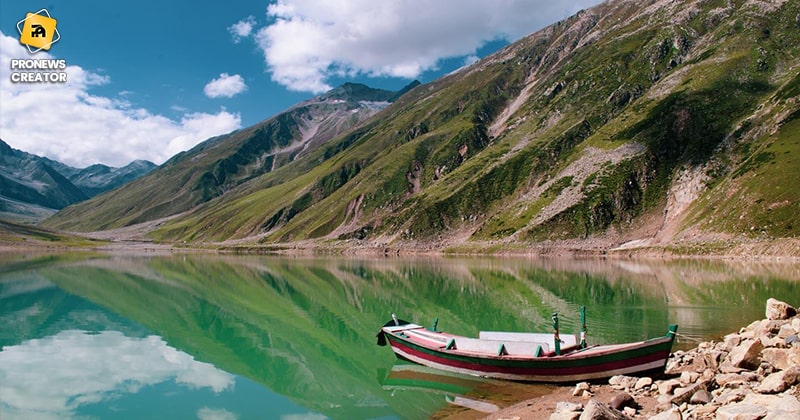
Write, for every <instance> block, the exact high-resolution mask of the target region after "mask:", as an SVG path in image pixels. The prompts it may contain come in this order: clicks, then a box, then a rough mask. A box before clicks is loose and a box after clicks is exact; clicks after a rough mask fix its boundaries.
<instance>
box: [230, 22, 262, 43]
mask: <svg viewBox="0 0 800 420" xmlns="http://www.w3.org/2000/svg"><path fill="white" fill-rule="evenodd" d="M255 25H256V18H255V17H253V16H248V17H246V18H244V19H242V20H240V21H238V22H236V23H234V24H233V25H231V26H229V27H228V32H230V33H231V36H232V37H233V42H235V43H237V44H238V43H239V41H241V40H242V38H247V37H248V36H250V34H251V33H252V32H253V27H255Z"/></svg>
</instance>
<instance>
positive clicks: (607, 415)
mask: <svg viewBox="0 0 800 420" xmlns="http://www.w3.org/2000/svg"><path fill="white" fill-rule="evenodd" d="M579 419H580V420H629V419H630V417H628V416H626V415H625V414H624V413H622V412H619V411H617V410H614V409H612V408H611V407H609V406H607V405H605V404H603V403H601V402H599V401H597V400H595V399H592V400H589V403H588V404H586V408H585V409H584V410H583V413H581V416H580V417H579Z"/></svg>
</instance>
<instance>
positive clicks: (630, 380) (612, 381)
mask: <svg viewBox="0 0 800 420" xmlns="http://www.w3.org/2000/svg"><path fill="white" fill-rule="evenodd" d="M636 381H638V379H637V378H634V377H632V376H625V375H616V376H612V377H611V378H609V380H608V384H609V385H611V386H613V387H614V388H618V389H631V388H633V386H634V385H636Z"/></svg>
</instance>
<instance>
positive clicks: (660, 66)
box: [49, 1, 800, 250]
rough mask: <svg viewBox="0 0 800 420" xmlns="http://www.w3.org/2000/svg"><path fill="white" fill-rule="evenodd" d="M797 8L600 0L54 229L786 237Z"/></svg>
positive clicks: (798, 61)
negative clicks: (140, 225) (213, 175)
mask: <svg viewBox="0 0 800 420" xmlns="http://www.w3.org/2000/svg"><path fill="white" fill-rule="evenodd" d="M799 16H800V5H798V3H797V2H789V1H771V2H765V1H732V2H731V1H678V2H666V1H646V2H628V1H609V2H606V3H603V4H601V5H598V6H596V7H594V8H592V9H588V10H585V11H581V12H580V13H578V14H576V15H575V16H573V17H571V18H569V19H566V20H564V21H561V22H557V23H555V24H553V25H551V26H549V27H547V28H545V29H543V30H541V31H539V32H536V33H534V34H532V35H530V36H528V37H526V38H524V39H522V40H520V41H518V42H516V43H514V44H512V45H510V46H508V47H506V48H505V49H503V50H501V51H499V52H498V53H496V54H494V55H492V56H490V57H487V58H486V59H484V60H482V61H480V62H478V63H476V64H475V65H473V66H470V67H468V68H465V69H462V70H461V71H459V72H456V73H454V74H451V75H448V76H447V77H444V78H442V79H440V80H438V81H436V82H433V83H430V84H428V85H423V86H419V87H417V88H415V89H413V90H411V91H410V92H408V93H407V94H405V95H403V96H402V97H401V98H399V99H398V100H397V101H396V102H394V103H393V105H392V106H390V107H388V108H386V109H385V110H383V111H381V112H379V113H377V114H375V116H374V117H372V118H370V119H369V120H368V121H366V122H364V123H363V124H361V125H358V126H357V127H356V128H355V129H353V130H350V131H347V132H343V133H342V134H341V135H339V136H337V137H335V138H332V139H331V140H329V141H327V142H326V143H325V144H324V145H323V146H320V147H319V148H317V149H314V150H311V151H309V152H308V153H307V154H306V155H304V156H300V157H298V158H296V159H294V160H293V161H292V162H291V163H288V164H286V165H283V166H281V167H277V168H275V169H274V170H273V171H271V172H269V173H265V174H258V176H254V177H252V178H250V179H248V182H246V183H241V184H238V185H236V186H235V188H231V189H229V190H227V191H225V193H224V194H223V193H216V194H209V195H207V196H206V197H207V198H212V197H213V199H209V200H207V201H206V200H197V201H193V202H192V201H184V202H185V203H186V204H187V205H184V206H182V207H180V208H177V207H176V208H173V209H170V211H160V212H153V211H152V209H153V207H152V206H151V207H149V208H148V209H147V210H141V209H142V208H143V207H142V206H141V204H140V203H141V202H140V201H137V200H133V197H129V198H128V199H126V200H119V199H120V198H122V195H120V194H123V193H124V191H125V190H126V189H122V190H120V191H121V193H120V194H118V195H117V196H115V197H113V198H114V200H110V198H111V197H110V196H107V197H109V201H108V202H96V203H95V204H96V205H98V208H97V209H92V208H89V207H87V206H83V207H81V208H80V211H73V212H70V211H69V210H67V211H64V212H62V213H60V214H59V215H57V216H56V218H54V219H53V220H52V221H51V222H49V225H50V226H55V227H76V226H78V227H83V228H92V229H96V228H103V227H108V226H112V223H106V224H102V223H98V222H97V221H90V220H91V219H93V217H86V214H87V213H86V212H87V211H88V214H90V215H91V214H96V213H94V212H102V211H105V212H106V214H108V210H107V209H109V208H111V207H115V208H117V209H118V210H117V211H118V213H117V214H118V215H119V219H118V220H119V221H116V222H114V223H122V224H130V223H134V222H136V221H144V220H149V219H152V218H154V217H156V216H165V215H168V214H175V213H178V212H179V211H185V210H190V209H191V211H188V212H186V213H184V214H182V215H181V216H180V217H176V218H174V219H172V220H170V221H169V222H166V223H164V224H163V225H161V226H160V228H159V229H158V230H156V231H155V232H153V233H152V235H153V237H154V238H155V239H158V240H164V241H187V242H224V243H231V240H237V241H240V242H245V243H251V244H255V243H266V244H275V243H285V242H297V241H304V240H312V241H313V243H315V244H320V243H322V242H328V241H333V242H337V241H349V242H348V244H349V245H348V246H350V245H362V246H375V247H383V246H396V247H415V248H426V249H427V248H431V247H432V248H446V247H454V246H455V247H458V248H459V249H462V250H464V249H467V250H468V249H472V248H474V247H477V248H480V249H484V250H489V249H493V247H502V248H509V247H511V248H515V247H522V248H527V247H529V246H530V245H531V244H533V243H542V242H547V243H554V241H555V243H578V242H580V244H579V245H576V246H579V247H594V246H598V247H601V248H612V247H615V246H619V245H621V244H626V245H625V246H628V247H632V246H649V245H660V246H663V245H669V244H672V243H674V242H675V241H681V240H699V239H698V238H702V239H703V240H705V239H706V238H731V237H735V238H743V239H758V238H763V237H768V238H772V239H774V238H794V237H795V236H796V235H797V233H798V228H800V222H793V219H794V220H796V216H794V215H795V214H797V210H798V207H800V191H798V190H797V189H796V188H791V186H792V180H791V177H790V176H786V175H787V174H790V173H792V171H793V170H796V163H795V159H794V158H793V156H795V155H796V153H793V152H796V150H794V149H796V148H797V147H798V139H797V134H796V133H797V131H798V130H797V124H798V123H797V122H796V121H797V117H798V115H800V104H798V100H797V98H798V93H799V92H798V83H800V82H799V81H798V73H799V72H800V51H799V49H800V47H798V46H800V17H799ZM212 143H213V142H212ZM215 144H216V143H215ZM209 147H210V146H209ZM210 152H211V150H210V149H209V155H210ZM176 159H178V158H176ZM165 166H167V165H165ZM193 167H195V166H193ZM195 168H197V167H195ZM198 172H199V171H198ZM181 185H185V184H171V185H169V186H168V187H169V188H180V187H181ZM215 191H216V190H215ZM169 196H170V197H173V196H176V197H181V194H180V193H179V192H178V191H175V192H172V193H171V195H169ZM198 203H202V204H200V205H197V206H193V205H194V204H198ZM103 209H106V210H103ZM134 214H136V215H137V216H136V217H131V215H134ZM79 220H80V221H79ZM587 240H591V241H587ZM337 243H338V242H337Z"/></svg>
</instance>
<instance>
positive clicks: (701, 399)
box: [689, 389, 714, 404]
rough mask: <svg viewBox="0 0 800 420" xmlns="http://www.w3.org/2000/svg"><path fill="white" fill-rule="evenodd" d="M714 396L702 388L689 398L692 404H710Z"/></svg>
mask: <svg viewBox="0 0 800 420" xmlns="http://www.w3.org/2000/svg"><path fill="white" fill-rule="evenodd" d="M712 399H714V397H713V396H712V395H711V393H710V392H708V391H707V390H705V389H700V390H698V391H697V392H695V393H694V394H692V397H691V398H690V399H689V403H690V404H708V403H710V402H711V400H712Z"/></svg>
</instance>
